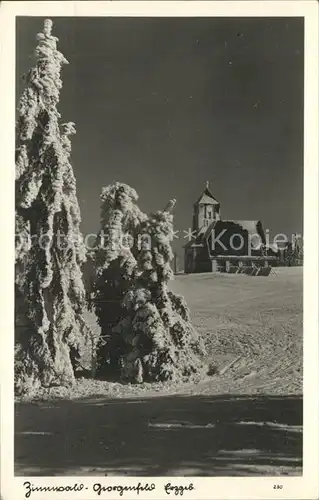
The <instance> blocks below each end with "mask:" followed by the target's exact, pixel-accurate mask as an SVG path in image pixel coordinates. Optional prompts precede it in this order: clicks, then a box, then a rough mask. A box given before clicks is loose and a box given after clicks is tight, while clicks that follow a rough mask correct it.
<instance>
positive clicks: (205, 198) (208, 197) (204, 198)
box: [195, 187, 219, 205]
mask: <svg viewBox="0 0 319 500" xmlns="http://www.w3.org/2000/svg"><path fill="white" fill-rule="evenodd" d="M200 203H207V204H210V205H219V201H218V200H216V198H214V196H213V195H212V193H211V192H210V190H209V189H208V187H206V188H205V190H204V191H203V192H202V194H201V195H200V197H199V198H198V200H197V201H196V203H195V205H199V204H200Z"/></svg>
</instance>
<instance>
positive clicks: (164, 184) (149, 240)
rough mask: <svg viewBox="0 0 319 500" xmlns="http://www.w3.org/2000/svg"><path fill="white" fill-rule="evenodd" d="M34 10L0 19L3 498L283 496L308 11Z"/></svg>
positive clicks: (299, 303)
mask: <svg viewBox="0 0 319 500" xmlns="http://www.w3.org/2000/svg"><path fill="white" fill-rule="evenodd" d="M5 3H6V4H8V3H9V2H5ZM13 3H15V2H13ZM26 3H29V2H26ZM30 3H31V4H32V3H33V4H35V3H37V2H30ZM39 3H40V4H41V5H42V8H41V12H40V13H39V14H34V13H32V15H31V14H30V15H27V14H26V13H24V14H23V15H20V14H19V12H17V13H16V15H15V19H14V25H15V34H14V51H15V54H14V57H15V63H14V70H15V76H14V85H15V88H14V89H13V93H14V100H15V103H14V123H12V124H10V126H11V134H14V151H12V169H13V173H12V178H13V183H12V192H13V193H14V194H13V198H14V201H13V203H12V208H13V210H14V215H12V217H11V218H12V220H13V219H14V224H15V227H14V228H13V229H12V237H13V238H14V241H15V243H14V256H12V262H13V266H14V271H13V269H11V275H12V276H13V275H14V283H12V284H11V286H10V290H12V293H13V294H14V297H12V302H13V304H14V306H13V307H14V310H13V314H14V319H12V324H13V323H14V331H12V346H13V345H14V347H12V349H13V350H14V352H13V353H12V357H13V360H14V366H13V369H12V377H11V379H12V378H13V380H11V382H12V394H13V396H12V397H13V398H14V400H13V402H12V408H13V404H14V414H13V415H12V420H13V424H12V425H13V427H12V428H13V434H14V444H13V451H12V453H13V468H14V476H15V478H19V480H22V482H21V481H20V484H21V488H20V490H19V494H17V497H14V498H34V499H36V498H39V499H40V498H41V499H43V498H46V497H50V498H51V496H50V495H52V498H57V496H59V498H62V495H63V492H64V493H65V495H66V496H65V498H71V496H67V495H71V492H72V494H73V496H72V498H76V497H77V498H98V497H100V498H103V497H104V498H107V497H108V498H111V497H112V498H118V497H120V496H122V497H123V498H138V497H145V498H165V497H166V496H183V497H186V498H187V497H189V498H215V496H214V495H217V493H216V492H215V493H211V496H209V494H208V496H204V493H199V489H198V488H197V486H196V481H195V480H194V478H197V479H198V481H200V478H221V479H222V480H223V481H228V478H229V479H232V478H247V481H249V478H255V479H256V478H269V479H270V478H273V480H272V481H271V482H269V483H268V486H267V490H264V491H258V492H257V493H256V495H255V496H254V497H253V498H258V497H259V496H258V495H261V497H262V495H264V497H263V498H272V495H273V497H274V498H288V496H289V498H294V496H293V495H294V488H293V487H292V486H290V487H289V488H290V489H289V492H288V489H286V490H285V481H286V480H287V478H288V479H289V478H291V477H293V478H296V479H298V478H300V480H301V479H302V478H303V477H305V470H304V467H305V455H304V454H303V453H304V451H303V450H304V449H305V425H306V424H305V420H304V417H305V413H304V406H303V405H304V397H305V393H304V388H305V379H304V371H305V370H306V369H307V367H306V365H307V364H308V367H309V363H308V362H306V361H305V358H304V355H305V344H304V342H305V335H306V334H307V335H308V336H309V337H312V340H313V341H314V344H313V349H316V348H317V347H316V341H317V336H318V323H317V332H316V331H312V332H311V331H310V327H311V325H312V328H313V325H316V321H318V315H317V313H318V305H317V304H316V298H318V291H317V283H315V282H313V284H312V285H311V283H310V284H309V285H307V286H306V285H305V281H304V279H305V274H304V273H305V269H308V276H309V275H310V278H311V274H312V272H313V273H314V274H315V273H316V272H317V273H318V247H317V246H316V245H317V242H318V234H317V233H318V227H317V226H316V222H317V221H318V214H313V216H314V219H313V221H314V222H311V213H310V214H309V211H307V213H306V211H305V210H306V209H305V207H306V206H308V207H309V203H308V205H307V199H308V202H310V200H311V199H312V200H316V203H317V202H318V198H317V191H316V189H317V187H316V186H314V190H315V192H314V193H313V192H311V191H310V190H309V194H308V191H307V186H309V185H310V186H311V181H310V182H309V180H307V181H306V175H310V174H313V175H314V177H313V179H314V181H315V180H316V179H317V180H318V174H317V171H316V169H318V165H317V164H315V165H314V167H313V166H312V167H306V164H305V162H307V161H310V162H311V159H310V160H309V152H308V153H307V154H306V151H308V149H309V144H308V143H310V142H311V141H308V142H307V137H308V135H307V130H308V128H309V127H310V119H309V120H308V121H307V120H306V119H305V112H306V108H307V106H308V105H307V106H306V101H305V96H306V93H305V82H306V79H305V71H306V69H305V68H307V65H306V44H305V40H307V36H306V33H307V26H308V24H307V22H306V19H305V16H303V15H301V14H299V15H296V14H294V12H295V11H294V10H293V9H292V14H291V15H289V11H287V14H286V15H278V14H276V12H275V10H274V13H273V14H271V11H270V9H268V10H267V9H266V10H265V12H266V11H267V14H263V15H255V14H253V12H255V11H253V10H252V11H251V12H252V14H247V15H244V14H241V15H232V13H231V10H230V11H229V14H228V15H214V14H213V11H212V14H211V15H201V14H200V12H201V11H199V12H196V9H195V11H194V15H186V16H184V15H180V14H177V15H174V14H173V13H172V11H170V10H168V11H165V6H163V15H156V16H152V15H151V13H150V14H147V13H146V14H145V13H144V14H143V15H138V14H136V15H133V16H132V15H130V14H129V12H128V13H127V14H126V15H125V13H123V14H122V15H118V14H117V15H100V14H99V15H95V12H94V9H93V4H99V3H100V4H105V3H109V2H91V3H92V13H91V14H90V15H83V14H81V15H79V14H74V15H72V14H71V15H69V14H68V12H69V11H68V12H66V11H65V12H64V11H63V6H62V3H63V2H53V4H54V3H55V4H60V11H59V14H58V15H57V14H55V12H54V9H53V10H52V9H50V8H49V5H48V9H47V12H46V10H45V8H44V7H45V2H39ZM49 3H50V2H48V4H49ZM68 3H73V4H77V5H79V4H81V3H82V2H66V4H68ZM83 3H87V4H88V3H90V2H83ZM116 3H122V2H112V4H113V7H112V8H113V9H114V8H115V7H114V4H116ZM140 3H141V4H143V3H144V2H140ZM145 3H146V4H151V3H152V2H145ZM155 3H156V2H155ZM161 3H162V4H170V3H171V2H161ZM176 3H179V2H176ZM182 3H183V2H182ZM185 3H189V2H185ZM193 3H194V4H195V3H197V2H193ZM198 3H199V4H202V3H205V2H198ZM211 3H213V4H215V3H218V4H222V3H223V2H207V4H211ZM229 3H240V2H229ZM247 3H251V4H254V3H255V2H246V4H247ZM261 3H262V4H267V2H261ZM272 3H274V4H276V2H272ZM278 3H280V2H278ZM289 3H293V2H287V4H289ZM297 3H298V2H297ZM299 3H301V2H299ZM306 3H308V4H311V6H312V7H313V6H314V3H315V2H306ZM127 4H132V5H133V4H134V2H127ZM246 7H247V5H246ZM317 7H318V6H317ZM79 8H80V7H79ZM128 10H129V9H128ZM32 12H34V11H32ZM146 12H147V11H146ZM313 12H314V13H316V12H317V14H318V9H316V8H314V10H313ZM52 14H54V15H52ZM315 64H317V65H318V60H317V61H315ZM2 69H3V68H2V67H1V70H2ZM2 72H3V71H2ZM316 75H317V74H315V76H316ZM12 81H13V79H12ZM314 82H315V80H314ZM305 106H306V108H305ZM308 108H309V106H308ZM2 122H3V123H6V122H5V120H3V119H2ZM314 123H315V124H317V125H318V121H317V122H316V118H315V120H314ZM6 126H7V127H9V122H8V124H7V125H6ZM309 137H311V134H309ZM307 144H308V146H307ZM307 148H308V149H307ZM316 154H317V153H316ZM316 154H315V155H314V157H313V158H314V159H316V158H318V156H316ZM307 158H308V160H306V159H307ZM3 168H4V169H5V168H7V165H6V164H5V165H3ZM10 168H11V167H10ZM8 169H9V167H8ZM307 179H308V177H307ZM13 185H14V187H13ZM317 207H318V203H317V205H313V210H314V212H315V211H316V210H317ZM309 228H310V229H309ZM307 231H308V233H307ZM309 231H310V233H312V234H311V235H310V239H311V238H312V237H313V242H314V245H315V246H316V248H315V249H314V248H310V247H309V249H308V250H307V248H308V247H307V245H308V243H307V242H308V241H309ZM305 233H307V238H308V239H306V238H305ZM304 241H305V242H306V243H305V244H304ZM11 243H12V242H11ZM11 247H13V243H12V244H11ZM304 248H305V256H304ZM312 256H313V257H312ZM307 259H308V260H307ZM2 264H4V263H2ZM6 265H7V266H8V265H9V264H6ZM307 266H308V267H307ZM12 279H13V278H12V277H11V281H12ZM315 279H317V278H316V277H315ZM13 285H14V286H13ZM1 292H2V294H5V293H6V294H8V292H4V290H3V289H2V290H1ZM305 294H307V295H306V299H305ZM307 297H310V299H307ZM312 299H313V300H314V302H311V301H312ZM306 302H307V304H308V306H309V307H308V308H307V311H308V312H309V320H308V319H307V318H308V313H307V314H306V312H305V303H306ZM309 310H310V311H309ZM311 314H312V315H313V316H311ZM307 325H309V326H307ZM9 333H10V332H8V331H7V335H9ZM309 351H311V347H310V349H309V344H308V348H307V352H309ZM313 359H314V358H313ZM312 366H313V374H314V376H315V377H316V374H317V367H316V366H315V365H313V364H312ZM310 378H311V377H310ZM308 380H309V378H308ZM316 391H317V389H316V388H315V392H316ZM307 397H309V399H311V393H310V396H309V393H308V396H307ZM316 398H317V395H316V396H314V400H313V402H314V403H315V401H316V400H317V399H316ZM315 411H317V409H315ZM310 413H311V412H310ZM307 414H309V411H308V412H307ZM314 416H315V413H314V414H313V417H314ZM310 418H311V416H310ZM307 436H308V437H307V440H308V441H307V442H308V443H309V438H310V442H311V438H312V439H314V438H315V437H316V433H314V434H313V435H311V436H309V433H308V434H307ZM316 453H317V451H316V450H315V451H314V461H313V463H314V464H315V463H316V462H315V459H316V457H317V455H316ZM307 460H308V462H309V460H310V459H309V458H308V459H307ZM308 476H309V475H308ZM45 477H47V478H61V480H62V482H60V483H56V484H58V486H48V484H49V483H46V482H45V481H44V478H45ZM86 477H87V478H89V479H90V478H95V479H94V480H93V481H91V483H92V486H90V484H91V483H88V485H89V486H86V483H85V482H84V480H83V478H86ZM41 478H42V479H41ZM63 478H69V479H70V478H73V480H72V481H71V482H70V481H68V482H67V483H65V482H63ZM81 478H82V479H81ZM119 478H124V479H125V478H126V480H128V478H130V482H129V483H128V482H123V481H122V482H121V481H120V480H119ZM156 478H164V482H163V485H164V486H163V487H162V489H160V490H158V487H157V485H156V484H157V483H156ZM165 478H167V480H166V481H165ZM311 481H312V482H314V481H315V478H314V477H312V478H311ZM82 483H83V484H82ZM50 484H51V483H50ZM52 484H53V483H52ZM212 484H213V483H212ZM221 484H222V483H221ZM65 485H67V486H65ZM125 485H127V486H125ZM287 486H288V484H287ZM287 486H286V487H287ZM59 488H60V489H59ZM68 488H69V489H68ZM88 488H89V489H88ZM155 488H156V495H157V496H156V495H155V496H154V497H152V491H153V490H155ZM212 488H213V486H212ZM81 490H83V491H81ZM85 490H87V491H86V492H85ZM201 491H204V490H201ZM302 491H303V490H296V492H295V494H296V495H297V496H296V498H303V497H302V496H301V494H302V493H301V492H302ZM61 492H62V493H61ZM67 492H69V493H67ZM309 492H310V493H309V494H308V493H307V492H304V493H303V494H304V495H306V494H307V495H308V496H305V497H304V498H316V493H315V492H316V488H315V486H314V483H313V486H312V489H310V490H309ZM154 494H155V491H154ZM311 494H313V496H311ZM81 495H82V496H81ZM83 495H87V496H83ZM112 495H113V496H112ZM309 495H310V496H309ZM217 496H218V495H217ZM3 498H4V499H5V500H6V498H7V497H6V496H4V497H3ZM63 498H64V497H63ZM216 498H217V497H216ZM223 498H224V496H223ZM225 498H226V496H225ZM228 498H230V496H229V497H228ZM231 498H235V497H234V493H233V496H232V497H231ZM238 498H241V497H240V496H238ZM245 498H249V497H248V496H246V497H245Z"/></svg>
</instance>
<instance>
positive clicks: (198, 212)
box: [192, 181, 220, 232]
mask: <svg viewBox="0 0 319 500" xmlns="http://www.w3.org/2000/svg"><path fill="white" fill-rule="evenodd" d="M217 220H220V203H219V201H218V200H216V198H214V196H213V195H212V193H211V192H210V190H209V183H208V181H207V182H206V188H205V190H204V191H203V193H202V194H201V196H200V197H199V198H198V200H197V201H196V203H195V204H194V211H193V228H192V230H193V231H196V232H198V231H200V230H201V229H204V228H207V227H208V226H209V225H210V224H211V223H212V222H214V221H217Z"/></svg>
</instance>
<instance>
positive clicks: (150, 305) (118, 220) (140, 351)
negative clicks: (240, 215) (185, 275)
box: [95, 183, 205, 382]
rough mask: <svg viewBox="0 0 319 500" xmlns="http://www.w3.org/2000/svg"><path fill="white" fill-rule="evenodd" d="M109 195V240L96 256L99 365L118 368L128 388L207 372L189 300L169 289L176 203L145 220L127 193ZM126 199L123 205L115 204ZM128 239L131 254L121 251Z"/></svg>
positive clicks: (117, 188) (105, 210)
mask: <svg viewBox="0 0 319 500" xmlns="http://www.w3.org/2000/svg"><path fill="white" fill-rule="evenodd" d="M104 193H107V203H104V204H102V217H101V218H102V230H103V232H104V236H106V239H105V248H104V249H103V248H102V247H101V246H100V248H99V250H98V252H97V255H99V257H98V259H99V263H97V281H96V293H95V308H96V311H97V314H98V317H99V320H100V324H101V326H102V328H103V329H104V335H105V336H106V345H105V346H104V348H103V350H101V356H100V359H99V361H100V363H103V362H104V363H108V362H109V363H110V362H111V364H112V363H113V364H114V365H116V366H117V368H118V371H119V374H120V377H121V378H122V379H123V380H127V381H130V382H143V381H165V380H176V379H188V378H189V377H192V376H193V375H194V374H196V373H198V372H200V371H201V370H202V369H203V357H204V354H205V348H204V345H203V342H202V340H201V338H200V337H199V335H198V334H197V332H196V330H195V329H194V328H193V326H192V324H191V320H190V316H189V311H188V308H187V305H186V302H185V300H184V299H183V297H180V296H178V295H176V294H175V293H173V292H172V291H171V290H170V289H169V286H168V284H169V281H170V279H171V278H172V277H173V272H172V269H171V266H170V262H171V260H172V257H173V253H172V248H171V241H172V239H173V216H172V213H171V211H172V209H173V207H174V204H175V200H172V201H171V202H170V203H169V204H168V206H167V207H166V208H165V209H164V210H162V211H158V212H156V213H155V214H152V215H151V216H149V217H147V216H146V215H145V214H142V213H141V212H140V211H139V210H138V208H137V206H136V204H135V202H136V201H137V196H136V193H135V191H134V190H132V189H131V188H129V187H128V186H126V185H122V184H119V183H116V184H113V185H111V186H109V187H108V188H106V189H105V190H104ZM109 193H112V197H111V198H110V196H109ZM123 193H125V195H124V194H123ZM102 199H103V194H102ZM110 199H112V203H110ZM122 199H124V200H126V201H125V203H124V204H123V203H121V202H116V200H122ZM128 237H130V241H131V245H130V246H129V248H128V247H127V246H125V245H123V244H121V241H123V238H124V239H125V241H126V240H127V239H128ZM103 262H104V271H102V265H103ZM114 289H115V290H116V293H115V294H114V292H113V290H114ZM115 306H116V307H115ZM110 318H112V321H111V322H110Z"/></svg>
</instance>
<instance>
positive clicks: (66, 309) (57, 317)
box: [15, 19, 89, 391]
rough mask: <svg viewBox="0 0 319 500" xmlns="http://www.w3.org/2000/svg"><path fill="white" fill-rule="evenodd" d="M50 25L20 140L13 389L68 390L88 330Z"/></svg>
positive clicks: (21, 117)
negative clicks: (16, 322)
mask: <svg viewBox="0 0 319 500" xmlns="http://www.w3.org/2000/svg"><path fill="white" fill-rule="evenodd" d="M51 30H52V21H51V20H49V19H47V20H45V22H44V27H43V31H42V32H40V33H38V35H37V41H38V44H37V47H36V50H35V65H34V67H33V68H32V69H31V70H30V71H29V73H28V75H27V77H26V87H25V90H24V92H23V94H22V96H21V99H20V103H19V108H18V122H17V136H16V314H17V317H18V320H19V321H20V327H19V325H18V326H17V328H16V362H15V382H16V390H17V391H22V390H25V389H32V388H35V387H36V386H37V385H39V384H42V385H45V386H50V385H60V384H63V385H64V384H69V383H72V382H73V380H74V364H75V361H76V358H77V357H79V356H80V353H81V348H82V347H83V346H84V345H85V343H86V341H87V339H88V336H89V330H88V328H87V325H86V324H85V321H84V318H83V308H84V306H85V291H84V286H83V282H82V272H81V265H82V263H83V262H84V260H85V248H84V244H83V238H82V235H81V233H80V221H81V219H80V210H79V205H78V201H77V196H76V182H75V177H74V173H73V169H72V166H71V163H70V154H71V142H70V138H69V137H70V136H71V135H72V134H74V133H75V128H74V124H73V123H65V124H60V114H59V112H58V108H57V106H58V103H59V98H60V89H61V87H62V81H61V75H60V73H61V68H62V66H63V65H64V64H67V60H66V59H65V58H64V56H63V55H62V54H61V53H60V52H59V51H58V49H57V42H58V39H57V38H56V37H54V36H53V35H52V33H51Z"/></svg>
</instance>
